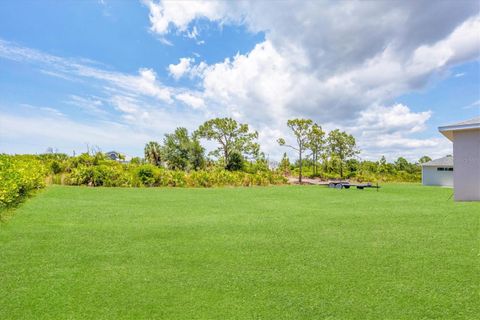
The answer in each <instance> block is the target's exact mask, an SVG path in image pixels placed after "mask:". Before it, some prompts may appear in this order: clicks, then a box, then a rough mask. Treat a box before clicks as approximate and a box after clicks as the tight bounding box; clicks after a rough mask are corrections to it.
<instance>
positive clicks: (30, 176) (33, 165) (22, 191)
mask: <svg viewBox="0 0 480 320" xmlns="http://www.w3.org/2000/svg"><path fill="white" fill-rule="evenodd" d="M46 174H47V170H46V167H45V165H44V163H43V162H42V161H41V160H40V159H39V157H36V156H29V155H22V156H8V155H3V154H0V210H1V209H3V208H5V207H8V206H11V205H13V204H15V203H17V202H18V201H19V200H20V199H21V198H22V197H25V196H27V195H29V194H31V193H32V192H34V191H35V190H37V189H40V188H42V187H44V186H45V175H46Z"/></svg>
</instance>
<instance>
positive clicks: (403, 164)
mask: <svg viewBox="0 0 480 320" xmlns="http://www.w3.org/2000/svg"><path fill="white" fill-rule="evenodd" d="M394 164H395V169H397V170H398V171H408V169H409V167H410V163H409V162H408V161H407V159H405V158H404V157H399V158H398V159H397V160H396V161H395V163H394Z"/></svg>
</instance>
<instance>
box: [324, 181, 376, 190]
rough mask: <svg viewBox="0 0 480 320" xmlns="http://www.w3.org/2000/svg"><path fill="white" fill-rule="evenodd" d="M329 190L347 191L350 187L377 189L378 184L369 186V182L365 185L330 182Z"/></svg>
mask: <svg viewBox="0 0 480 320" xmlns="http://www.w3.org/2000/svg"><path fill="white" fill-rule="evenodd" d="M328 187H329V188H335V189H343V188H345V189H349V188H350V187H357V189H361V190H363V189H365V188H375V189H377V191H378V189H379V188H380V186H379V185H378V183H377V184H376V185H373V184H371V183H370V182H367V183H350V182H349V181H331V182H329V183H328Z"/></svg>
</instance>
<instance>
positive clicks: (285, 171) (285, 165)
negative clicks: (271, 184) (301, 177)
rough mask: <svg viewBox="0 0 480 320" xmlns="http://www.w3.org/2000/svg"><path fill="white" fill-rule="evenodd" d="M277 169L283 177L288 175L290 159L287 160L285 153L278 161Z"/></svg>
mask: <svg viewBox="0 0 480 320" xmlns="http://www.w3.org/2000/svg"><path fill="white" fill-rule="evenodd" d="M278 168H279V169H280V170H281V171H282V172H283V174H284V175H287V174H289V173H290V159H288V156H287V153H286V152H285V153H284V154H283V157H282V160H281V161H280V164H279V165H278Z"/></svg>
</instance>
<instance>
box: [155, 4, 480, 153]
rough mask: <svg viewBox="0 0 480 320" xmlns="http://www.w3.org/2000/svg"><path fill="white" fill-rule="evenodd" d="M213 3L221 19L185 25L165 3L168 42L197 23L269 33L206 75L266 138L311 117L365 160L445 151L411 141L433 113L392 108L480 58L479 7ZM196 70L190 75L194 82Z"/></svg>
mask: <svg viewBox="0 0 480 320" xmlns="http://www.w3.org/2000/svg"><path fill="white" fill-rule="evenodd" d="M207 3H209V6H210V7H209V8H210V9H212V10H214V9H213V6H214V5H218V7H217V8H215V10H217V11H216V14H213V13H205V9H204V8H203V7H202V9H199V11H198V12H197V13H193V12H190V13H189V14H188V17H187V15H184V16H183V18H184V19H182V20H181V21H182V22H181V23H178V24H177V23H176V22H173V21H177V18H176V17H175V15H172V17H169V16H168V15H169V13H168V12H170V11H169V10H170V9H169V6H170V5H171V4H170V3H169V2H163V1H161V2H158V3H156V6H157V9H159V10H160V9H162V10H163V11H162V12H163V15H162V21H170V23H169V29H168V28H163V29H162V31H161V32H160V33H161V34H167V33H168V32H169V31H171V32H185V30H187V28H188V26H190V25H192V24H193V23H194V22H195V20H196V19H198V18H205V19H209V20H211V21H221V23H232V24H235V23H237V24H238V23H242V24H244V25H246V26H247V27H248V28H249V29H250V30H251V31H252V32H264V33H265V41H264V42H262V43H260V44H257V45H256V46H255V47H254V48H253V49H252V50H251V51H250V52H248V53H246V54H237V55H236V56H234V57H231V58H227V59H225V61H222V62H219V63H215V64H211V65H207V66H205V65H203V66H202V68H201V70H200V71H198V70H197V73H196V76H198V81H199V85H200V86H201V87H202V88H203V94H204V98H205V101H206V103H207V105H209V108H210V109H213V110H215V112H217V113H224V114H228V115H231V116H234V117H236V118H237V119H239V120H243V121H246V122H249V123H251V124H253V125H254V127H256V128H262V130H261V131H262V132H264V134H265V135H266V136H269V135H271V132H273V131H274V130H273V129H270V128H279V127H282V126H283V127H284V126H285V122H286V119H288V118H291V117H310V118H313V119H314V120H315V121H317V122H319V123H321V124H325V125H326V126H327V127H332V128H333V127H343V128H346V129H347V130H349V131H352V132H355V133H357V134H358V135H359V136H361V138H359V142H360V143H361V144H362V147H363V149H364V150H366V152H365V153H364V154H368V152H369V151H370V150H373V149H374V148H375V147H379V146H382V147H383V148H384V149H385V150H387V149H388V152H389V153H395V150H397V152H405V149H404V148H403V147H407V148H410V149H414V148H422V147H425V148H426V147H429V146H431V145H438V143H439V141H438V140H436V139H434V138H432V139H416V138H414V137H412V136H411V135H415V134H418V133H420V132H422V131H423V130H425V128H426V127H427V121H428V119H429V118H430V116H431V114H432V111H431V110H428V109H427V108H424V110H421V111H418V112H415V111H412V110H410V109H409V108H408V106H404V105H400V104H392V103H391V101H394V100H395V98H396V97H399V96H401V95H402V94H405V93H408V92H411V91H415V90H419V89H422V88H424V87H425V86H426V85H427V84H428V83H429V82H430V81H432V79H433V78H435V76H436V75H438V74H441V73H442V72H444V71H445V70H447V69H448V68H450V67H452V66H455V65H457V64H460V63H463V62H466V61H471V60H474V59H478V57H479V53H480V38H479V37H480V35H479V33H478V30H479V29H480V18H479V16H478V13H479V6H478V3H476V2H475V1H466V2H462V4H461V5H459V4H458V3H454V2H449V1H442V2H439V3H435V4H434V5H433V4H432V3H431V2H429V1H402V2H396V3H395V5H392V3H390V2H327V1H307V2H302V5H299V4H298V3H297V2H292V1H290V2H280V3H275V6H272V5H271V3H269V2H262V1H255V2H253V1H250V2H227V3H223V2H222V3H216V2H214V3H213V4H212V3H211V2H210V1H207ZM199 5H200V4H199ZM292 12H295V14H291V13H292ZM422 12H428V14H419V13H422ZM209 17H213V18H209ZM371 17H377V18H376V19H371ZM339 21H341V23H339ZM153 26H154V25H153V22H152V28H153ZM197 66H198V65H189V70H188V71H186V72H185V73H189V75H190V76H192V74H191V71H190V70H193V69H195V68H196V67H197ZM365 124H368V125H365ZM266 127H268V128H269V129H266ZM262 132H261V133H260V136H261V137H262ZM268 132H270V133H268ZM381 135H382V137H383V138H382V137H381ZM389 143H390V146H391V148H387V146H388V144H389ZM270 146H272V149H273V148H274V145H273V144H272V142H270ZM267 148H268V147H267Z"/></svg>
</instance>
